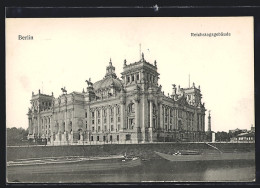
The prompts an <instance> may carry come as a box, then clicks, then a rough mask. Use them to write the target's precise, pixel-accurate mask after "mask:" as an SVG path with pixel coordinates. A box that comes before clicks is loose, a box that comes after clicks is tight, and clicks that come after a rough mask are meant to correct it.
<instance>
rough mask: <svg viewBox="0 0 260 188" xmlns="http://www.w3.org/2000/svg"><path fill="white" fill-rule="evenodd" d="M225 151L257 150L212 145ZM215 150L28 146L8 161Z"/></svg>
mask: <svg viewBox="0 0 260 188" xmlns="http://www.w3.org/2000/svg"><path fill="white" fill-rule="evenodd" d="M210 144H211V145H213V146H215V147H217V148H218V149H220V150H223V151H232V150H237V151H248V150H255V144H254V143H210ZM208 149H210V150H214V149H213V148H212V147H210V146H209V145H207V144H205V143H149V144H106V145H75V146H29V147H28V146H27V147H19V146H17V147H16V146H13V147H7V148H6V154H7V161H12V160H16V159H28V158H41V157H60V156H89V157H91V156H110V155H124V154H125V153H126V154H127V155H135V156H139V157H142V158H144V159H151V158H158V156H157V155H156V154H155V153H154V151H158V152H163V153H169V152H173V151H178V150H208Z"/></svg>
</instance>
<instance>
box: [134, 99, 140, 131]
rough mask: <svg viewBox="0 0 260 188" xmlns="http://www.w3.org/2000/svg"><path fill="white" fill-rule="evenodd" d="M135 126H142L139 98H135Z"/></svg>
mask: <svg viewBox="0 0 260 188" xmlns="http://www.w3.org/2000/svg"><path fill="white" fill-rule="evenodd" d="M135 127H136V128H137V129H138V130H139V128H140V123H139V101H138V100H135ZM135 127H134V128H135Z"/></svg>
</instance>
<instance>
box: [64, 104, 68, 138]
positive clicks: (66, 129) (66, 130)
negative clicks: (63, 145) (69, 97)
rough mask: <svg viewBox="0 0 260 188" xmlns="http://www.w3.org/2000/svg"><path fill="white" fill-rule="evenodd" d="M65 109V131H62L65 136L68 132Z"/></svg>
mask: <svg viewBox="0 0 260 188" xmlns="http://www.w3.org/2000/svg"><path fill="white" fill-rule="evenodd" d="M67 111H68V110H67V107H66V109H65V120H64V122H65V131H64V133H65V135H67V132H68V122H67V115H68V114H67Z"/></svg>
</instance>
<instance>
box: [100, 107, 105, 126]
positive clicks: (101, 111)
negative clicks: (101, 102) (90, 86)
mask: <svg viewBox="0 0 260 188" xmlns="http://www.w3.org/2000/svg"><path fill="white" fill-rule="evenodd" d="M100 126H101V131H104V124H103V108H102V107H101V108H100Z"/></svg>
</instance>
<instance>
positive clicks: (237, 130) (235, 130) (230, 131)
mask: <svg viewBox="0 0 260 188" xmlns="http://www.w3.org/2000/svg"><path fill="white" fill-rule="evenodd" d="M228 132H229V133H236V132H241V133H245V132H247V129H238V128H236V129H234V130H229V131H228Z"/></svg>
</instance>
